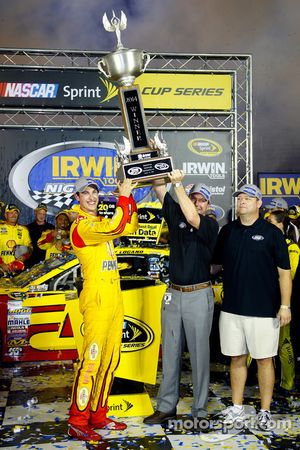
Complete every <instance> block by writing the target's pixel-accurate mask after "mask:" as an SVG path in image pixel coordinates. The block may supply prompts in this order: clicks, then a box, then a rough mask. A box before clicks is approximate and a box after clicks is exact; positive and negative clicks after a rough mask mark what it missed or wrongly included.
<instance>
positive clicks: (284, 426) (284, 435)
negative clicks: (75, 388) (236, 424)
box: [0, 355, 300, 450]
mask: <svg viewBox="0 0 300 450" xmlns="http://www.w3.org/2000/svg"><path fill="white" fill-rule="evenodd" d="M185 356H186V357H185V358H184V360H183V373H182V383H181V389H180V392H181V400H180V403H179V406H178V418H179V419H180V420H182V426H181V427H179V429H174V427H173V428H172V427H169V428H168V426H167V425H165V426H160V425H153V426H147V425H144V424H143V417H128V418H125V421H126V423H127V425H128V428H127V429H126V430H125V431H122V432H116V431H110V432H109V431H105V432H101V435H102V436H103V442H100V443H99V444H97V445H92V444H88V443H83V442H80V441H76V440H73V439H69V438H68V436H67V416H68V407H69V400H70V395H71V387H72V381H73V376H74V373H73V364H72V362H71V361H63V362H43V363H15V364H2V366H1V367H0V390H1V392H0V394H1V395H0V425H1V429H0V435H1V439H0V442H1V443H0V447H1V448H5V449H7V450H10V449H19V448H21V449H31V450H34V449H40V450H52V449H68V450H77V449H101V450H102V449H111V450H121V449H130V450H141V449H148V450H170V449H175V450H181V449H195V448H202V449H211V448H212V449H220V448H223V449H282V448H285V449H293V450H294V449H297V448H299V449H300V398H299V397H298V395H297V391H295V392H293V393H292V395H291V396H286V395H284V394H282V393H281V392H280V391H279V390H278V389H276V390H275V392H274V399H273V404H272V412H273V414H274V416H273V418H274V420H275V425H274V429H273V430H272V431H270V432H264V433H262V432H259V431H258V430H257V429H256V428H255V426H254V427H253V428H252V427H250V428H247V429H243V430H240V431H239V432H238V434H236V435H234V436H233V435H232V434H230V430H229V431H228V433H227V434H226V433H225V434H224V433H221V431H222V430H221V431H220V430H215V429H212V430H206V431H203V432H200V433H199V431H197V430H194V429H193V428H191V424H192V422H191V417H190V416H189V414H190V406H191V402H192V385H191V371H190V366H189V360H188V358H187V355H185ZM160 379H161V372H160V370H159V372H158V377H157V385H156V386H146V388H147V391H148V392H149V394H150V396H151V399H152V400H153V404H155V396H156V394H157V389H158V385H159V381H160ZM249 384H251V385H249ZM298 386H299V383H298ZM230 398H231V391H230V387H229V372H228V365H227V361H222V362H214V363H212V364H211V383H210V392H209V413H210V416H209V418H212V419H214V418H215V417H216V416H215V414H216V413H218V412H220V411H221V410H222V409H223V408H225V407H226V406H229V405H230V404H231V402H230ZM245 404H247V405H251V406H254V407H255V408H256V410H258V408H259V391H258V388H257V385H256V383H255V379H254V381H253V380H252V382H251V383H250V381H249V383H248V385H247V387H246V392H245ZM122 420H124V418H122ZM177 428H178V427H177ZM223 431H224V430H223ZM207 439H208V440H209V441H210V442H207Z"/></svg>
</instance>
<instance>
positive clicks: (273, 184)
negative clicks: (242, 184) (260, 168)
mask: <svg viewBox="0 0 300 450" xmlns="http://www.w3.org/2000/svg"><path fill="white" fill-rule="evenodd" d="M257 178H258V185H259V187H260V189H261V192H262V194H263V206H265V205H267V204H268V203H269V202H270V200H271V199H272V198H274V197H282V198H284V199H285V200H286V201H287V203H288V205H289V206H292V205H300V173H282V172H279V173H276V172H275V173H274V172H260V173H258V175H257Z"/></svg>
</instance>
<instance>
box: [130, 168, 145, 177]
mask: <svg viewBox="0 0 300 450" xmlns="http://www.w3.org/2000/svg"><path fill="white" fill-rule="evenodd" d="M142 171H143V170H142V169H141V168H140V167H130V169H128V171H127V172H128V173H129V175H133V176H135V175H139V174H140V173H142Z"/></svg>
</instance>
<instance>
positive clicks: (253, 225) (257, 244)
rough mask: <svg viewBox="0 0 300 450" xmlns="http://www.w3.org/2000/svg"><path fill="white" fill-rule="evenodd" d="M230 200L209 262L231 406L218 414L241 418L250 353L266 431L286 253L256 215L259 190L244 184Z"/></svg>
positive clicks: (283, 315) (286, 305) (284, 304)
mask: <svg viewBox="0 0 300 450" xmlns="http://www.w3.org/2000/svg"><path fill="white" fill-rule="evenodd" d="M234 197H237V215H238V219H237V220H234V221H233V222H231V223H230V224H227V225H225V226H224V227H223V228H222V229H221V231H220V233H219V236H218V240H217V245H216V249H215V254H214V258H213V261H214V263H216V264H222V265H223V268H224V279H223V283H224V299H223V304H222V311H221V315H220V323H219V327H220V340H221V350H222V353H223V354H224V355H228V356H231V365H230V375H231V377H230V378H231V388H232V402H233V406H230V407H229V408H227V409H226V410H225V411H224V412H223V414H224V422H225V423H233V422H235V421H243V420H244V419H245V413H244V407H243V393H244V388H245V383H246V378H247V364H246V361H247V355H248V354H250V356H251V357H252V358H254V359H256V360H257V367H258V383H259V389H260V395H261V410H260V412H259V414H258V426H259V427H260V428H261V429H264V430H266V429H269V428H270V423H271V416H270V405H271V401H272V394H273V387H274V379H275V374H274V366H273V356H275V355H276V354H277V350H278V339H279V327H280V326H283V325H286V324H287V323H289V322H290V320H291V313H290V296H291V287H292V282H291V274H290V264H289V255H288V249H287V245H286V243H285V239H284V236H283V234H282V233H281V232H280V230H279V229H278V228H276V227H275V226H272V224H270V223H268V222H267V221H265V220H263V219H262V218H260V217H259V208H260V207H261V205H262V201H261V199H262V194H261V191H260V190H259V188H258V187H257V186H255V185H253V184H245V185H244V186H242V187H241V188H240V189H239V190H238V191H237V192H235V193H234Z"/></svg>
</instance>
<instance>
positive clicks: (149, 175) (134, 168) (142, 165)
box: [121, 156, 173, 183]
mask: <svg viewBox="0 0 300 450" xmlns="http://www.w3.org/2000/svg"><path fill="white" fill-rule="evenodd" d="M121 168H122V172H123V175H124V178H129V179H131V180H134V181H138V182H143V183H145V182H150V181H151V180H156V179H159V178H165V177H167V176H168V173H170V172H172V171H173V161H172V158H171V157H170V156H164V157H159V158H150V159H144V160H139V161H133V162H130V163H125V164H123V165H122V167H121Z"/></svg>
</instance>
